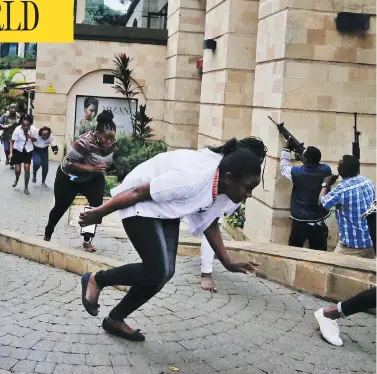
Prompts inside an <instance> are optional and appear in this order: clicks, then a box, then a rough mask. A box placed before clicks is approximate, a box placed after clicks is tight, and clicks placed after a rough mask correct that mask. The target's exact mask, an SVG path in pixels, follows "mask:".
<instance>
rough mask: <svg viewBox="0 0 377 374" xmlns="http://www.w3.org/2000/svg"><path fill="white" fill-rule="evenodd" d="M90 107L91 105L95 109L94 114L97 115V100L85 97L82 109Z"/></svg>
mask: <svg viewBox="0 0 377 374" xmlns="http://www.w3.org/2000/svg"><path fill="white" fill-rule="evenodd" d="M91 105H93V106H94V107H95V108H96V114H97V112H98V100H97V99H95V98H94V97H87V98H86V99H85V100H84V108H85V109H87V108H89V107H90V106H91Z"/></svg>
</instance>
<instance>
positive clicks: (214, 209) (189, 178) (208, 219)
mask: <svg viewBox="0 0 377 374" xmlns="http://www.w3.org/2000/svg"><path fill="white" fill-rule="evenodd" d="M222 157H223V156H222V155H220V154H217V153H214V152H212V151H210V150H209V149H203V150H200V151H192V150H178V151H172V152H165V153H161V154H159V155H157V156H155V157H153V158H152V159H150V160H148V161H146V162H144V163H142V164H141V165H139V166H137V167H136V168H135V169H134V170H132V172H131V173H129V174H128V175H127V176H126V178H125V179H124V180H123V182H122V183H121V184H120V185H119V186H117V187H115V188H114V189H112V190H111V195H112V196H116V195H118V194H119V193H121V192H123V191H126V190H129V189H131V188H134V187H137V186H140V185H142V184H146V183H149V184H150V193H151V196H152V200H151V201H144V202H140V203H137V204H136V205H134V206H132V207H129V208H125V209H121V210H120V218H121V219H124V218H128V217H133V216H137V215H138V216H142V217H151V218H162V219H175V218H183V217H186V219H187V221H188V223H189V227H190V231H191V233H192V234H194V235H202V234H203V231H204V230H205V229H206V228H207V227H208V226H209V225H210V224H211V223H212V222H213V221H214V220H215V219H217V218H219V217H221V216H222V215H223V214H224V213H227V214H231V213H233V212H234V211H235V210H236V209H237V208H238V207H239V205H240V204H235V203H233V202H232V201H231V200H230V199H229V198H228V197H227V196H226V195H219V196H218V198H217V199H216V200H215V201H213V197H212V185H213V180H214V177H215V173H216V170H217V168H218V167H219V164H220V161H221V160H222Z"/></svg>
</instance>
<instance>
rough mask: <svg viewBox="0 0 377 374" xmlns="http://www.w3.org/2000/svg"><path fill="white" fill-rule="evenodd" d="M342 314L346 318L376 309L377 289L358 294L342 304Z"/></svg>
mask: <svg viewBox="0 0 377 374" xmlns="http://www.w3.org/2000/svg"><path fill="white" fill-rule="evenodd" d="M341 306H342V312H343V314H344V315H345V316H351V315H352V314H356V313H360V312H366V311H367V310H369V309H374V308H375V307H376V287H373V288H369V290H366V291H363V292H360V293H358V294H357V295H355V296H353V297H351V298H350V299H348V300H345V301H342V302H341Z"/></svg>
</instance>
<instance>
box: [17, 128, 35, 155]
mask: <svg viewBox="0 0 377 374" xmlns="http://www.w3.org/2000/svg"><path fill="white" fill-rule="evenodd" d="M28 134H29V135H31V136H32V137H33V138H36V137H37V136H38V129H37V128H36V127H35V126H30V129H29V131H28ZM12 140H14V145H13V148H14V149H17V151H19V152H23V150H24V147H25V150H26V152H31V151H32V150H33V149H34V146H33V142H32V141H31V140H30V139H26V136H25V134H24V130H23V129H22V126H21V125H19V126H17V127H16V128H15V130H14V132H13V135H12Z"/></svg>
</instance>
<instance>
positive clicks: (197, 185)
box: [79, 139, 261, 341]
mask: <svg viewBox="0 0 377 374" xmlns="http://www.w3.org/2000/svg"><path fill="white" fill-rule="evenodd" d="M242 144H245V147H244V146H243V145H242ZM246 146H247V142H246V141H244V140H241V141H240V142H238V141H237V140H236V139H232V140H230V141H228V142H227V143H226V144H224V146H222V147H219V148H215V149H212V150H210V149H208V148H206V149H203V150H200V151H193V150H178V151H173V152H166V153H161V154H159V155H157V156H155V157H153V158H152V159H150V160H148V161H146V162H144V163H142V164H141V165H139V166H137V167H136V168H135V169H134V170H133V171H132V172H131V173H129V174H128V175H127V176H126V178H125V179H124V181H123V182H122V184H121V185H119V186H118V187H116V188H114V189H113V190H112V191H111V193H112V196H113V198H112V199H111V200H109V201H108V202H106V203H104V204H103V205H101V206H100V207H98V208H94V209H91V210H89V211H86V212H84V213H82V214H81V215H80V221H79V223H80V225H81V226H87V225H90V224H100V223H101V222H102V218H103V217H105V216H107V215H108V214H110V213H112V212H115V211H117V210H119V211H120V217H121V219H122V222H123V226H124V229H125V231H126V233H127V236H128V238H129V239H130V240H131V242H132V244H133V246H134V248H135V249H136V251H137V252H138V253H139V255H140V257H141V259H142V263H137V264H127V265H123V266H121V267H118V268H114V269H110V270H106V271H99V272H96V273H86V274H84V275H83V276H82V278H81V279H82V281H81V283H82V302H83V305H84V307H85V309H86V311H87V312H88V313H89V314H91V315H93V316H96V315H98V308H99V305H98V298H99V295H100V293H101V290H102V289H103V288H104V287H109V286H114V285H127V286H131V288H130V289H129V291H128V292H127V294H126V296H125V297H124V298H123V300H122V301H121V302H120V303H119V304H118V305H117V306H116V307H115V308H114V309H113V310H112V311H111V312H110V314H109V316H108V317H106V318H105V319H104V321H103V323H102V327H103V328H104V330H106V331H107V332H109V333H111V334H114V335H117V336H120V337H123V338H124V339H128V340H133V341H143V340H145V336H144V335H143V334H141V333H140V330H134V329H132V328H131V327H129V326H128V325H127V324H126V323H125V322H124V319H125V318H126V317H128V316H129V315H130V314H131V313H132V312H134V311H135V310H137V309H138V308H140V307H141V306H142V305H143V304H145V303H146V302H147V301H148V300H149V299H151V298H152V297H153V296H154V295H156V294H157V293H158V292H159V291H160V290H161V289H162V288H163V287H164V285H165V284H166V282H168V281H169V280H170V279H171V278H172V276H173V274H174V271H175V262H176V255H177V247H178V237H179V224H180V220H181V218H183V217H186V218H187V219H188V222H189V226H190V231H191V233H192V234H194V235H201V234H203V233H204V235H205V236H206V238H207V240H208V242H209V243H210V245H211V247H212V248H213V250H214V251H215V253H216V255H217V258H218V259H219V260H220V261H221V263H222V264H223V265H224V267H225V268H226V269H227V270H229V271H231V272H240V273H250V272H254V271H255V270H256V266H258V264H256V263H253V262H233V261H232V260H231V259H230V258H229V255H228V253H227V250H226V248H225V246H224V243H223V241H222V238H221V233H220V230H219V224H218V220H219V217H221V215H222V213H223V212H224V210H225V209H226V207H227V206H228V205H229V204H230V203H231V204H234V206H235V207H237V206H238V205H239V204H241V203H242V201H244V200H245V199H246V198H248V197H250V196H251V194H252V191H253V189H254V188H255V187H257V186H258V185H259V183H260V174H261V163H260V159H259V158H258V157H257V156H256V155H255V153H254V152H253V151H251V150H250V149H248V148H246Z"/></svg>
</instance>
